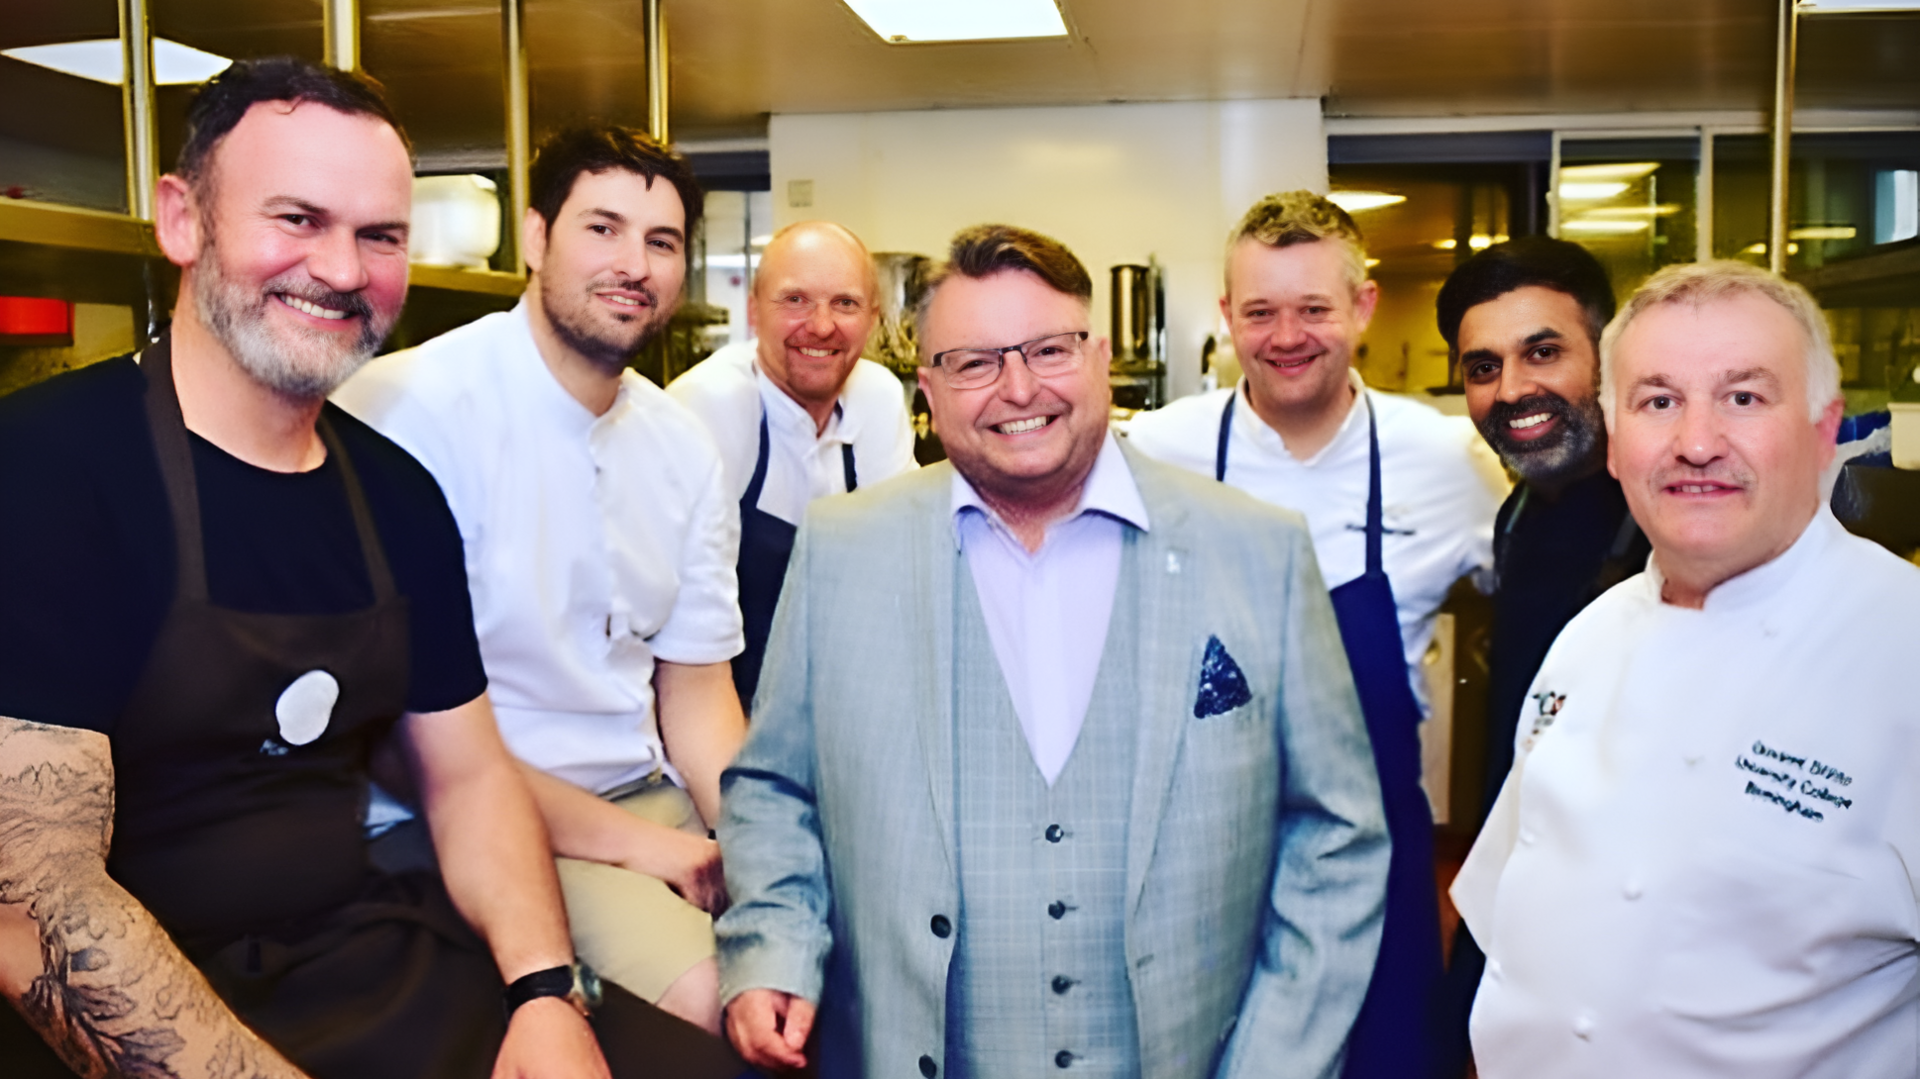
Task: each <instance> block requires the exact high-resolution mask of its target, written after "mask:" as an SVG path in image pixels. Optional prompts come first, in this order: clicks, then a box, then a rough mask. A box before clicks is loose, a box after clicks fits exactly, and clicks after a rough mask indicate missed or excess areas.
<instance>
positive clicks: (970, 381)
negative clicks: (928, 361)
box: [940, 349, 1000, 390]
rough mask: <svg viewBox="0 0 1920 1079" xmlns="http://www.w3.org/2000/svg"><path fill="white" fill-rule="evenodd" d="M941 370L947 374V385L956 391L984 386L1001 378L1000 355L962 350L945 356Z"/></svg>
mask: <svg viewBox="0 0 1920 1079" xmlns="http://www.w3.org/2000/svg"><path fill="white" fill-rule="evenodd" d="M940 369H941V370H942V371H945V372H946V373H947V384H948V385H950V386H952V387H954V388H955V389H961V390H965V389H971V388H973V387H975V386H984V385H986V384H987V383H989V382H992V381H993V380H994V379H996V378H998V377H999V376H1000V354H999V353H998V352H988V351H985V350H984V349H981V350H970V349H960V350H958V351H954V352H949V353H946V354H945V355H943V356H942V357H941V358H940Z"/></svg>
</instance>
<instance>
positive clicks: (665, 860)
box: [621, 818, 727, 918]
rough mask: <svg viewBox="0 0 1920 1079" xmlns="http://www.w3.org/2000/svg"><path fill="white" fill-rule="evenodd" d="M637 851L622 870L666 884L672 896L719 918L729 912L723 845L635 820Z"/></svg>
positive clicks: (626, 861) (702, 837)
mask: <svg viewBox="0 0 1920 1079" xmlns="http://www.w3.org/2000/svg"><path fill="white" fill-rule="evenodd" d="M634 823H635V824H636V825H645V826H646V827H645V828H643V829H636V831H635V840H636V842H635V846H636V848H637V849H636V850H635V851H634V852H633V853H632V854H631V855H629V856H628V857H627V858H626V859H624V860H623V861H622V862H621V868H623V869H629V870H632V871H633V872H635V873H642V874H645V875H647V876H649V877H653V878H656V879H658V880H661V881H664V882H665V883H666V885H667V887H669V888H672V889H673V893H674V894H675V895H677V896H679V897H680V898H682V899H684V900H686V901H687V902H689V903H691V904H693V905H694V906H696V907H699V908H700V909H701V910H704V911H706V912H707V913H708V914H711V915H713V916H714V917H716V918H718V917H719V916H720V915H721V914H723V913H725V912H726V909H727V879H726V875H725V874H724V872H723V871H722V870H721V866H720V844H718V843H715V842H714V841H713V840H711V839H708V838H706V837H705V836H697V835H690V834H688V833H686V832H682V831H680V830H679V829H677V828H668V827H666V826H665V825H661V824H654V823H653V822H651V821H643V820H640V819H638V818H634Z"/></svg>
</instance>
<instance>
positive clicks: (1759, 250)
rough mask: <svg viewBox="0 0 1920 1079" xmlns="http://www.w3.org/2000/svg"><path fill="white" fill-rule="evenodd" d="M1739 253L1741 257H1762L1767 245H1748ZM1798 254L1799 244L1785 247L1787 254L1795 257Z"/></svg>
mask: <svg viewBox="0 0 1920 1079" xmlns="http://www.w3.org/2000/svg"><path fill="white" fill-rule="evenodd" d="M1740 253H1741V254H1743V255H1764V254H1766V253H1767V245H1766V244H1764V243H1757V244H1748V245H1747V246H1745V247H1743V248H1741V249H1740ZM1799 253H1800V245H1799V244H1788V245H1787V254H1789V255H1797V254H1799Z"/></svg>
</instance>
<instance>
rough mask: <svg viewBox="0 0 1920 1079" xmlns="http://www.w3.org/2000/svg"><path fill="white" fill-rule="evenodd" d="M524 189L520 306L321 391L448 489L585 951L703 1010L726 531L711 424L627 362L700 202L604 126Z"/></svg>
mask: <svg viewBox="0 0 1920 1079" xmlns="http://www.w3.org/2000/svg"><path fill="white" fill-rule="evenodd" d="M529 189H530V196H531V197H530V200H529V201H530V203H531V205H530V206H529V208H528V210H527V214H526V217H525V219H524V220H523V221H522V222H521V243H522V244H523V245H524V246H523V250H525V252H526V255H527V267H528V279H527V291H526V295H525V296H524V297H523V298H522V299H521V302H520V304H519V306H517V307H515V308H514V309H513V310H511V311H505V312H500V313H498V314H492V315H488V316H486V317H485V318H482V319H479V320H477V321H474V322H471V323H468V324H467V325H465V326H462V327H460V328H458V329H455V330H452V331H450V332H448V333H446V334H443V335H441V336H440V337H437V338H434V339H433V340H431V341H428V342H427V343H426V344H424V345H421V346H420V347H419V348H415V349H410V350H408V351H406V352H401V353H397V354H395V355H393V356H388V357H384V358H382V359H379V360H376V361H374V362H373V363H371V364H369V365H368V366H367V367H366V368H365V369H364V370H363V371H362V372H361V373H360V374H359V375H357V376H355V378H354V379H353V380H352V381H350V382H348V383H347V384H346V385H344V386H342V387H341V388H340V390H339V392H338V393H337V394H336V395H335V400H336V402H337V403H339V404H340V405H342V406H343V407H345V408H346V409H347V410H348V411H350V412H352V413H353V414H354V415H356V416H358V417H359V418H361V419H362V420H365V421H366V422H367V423H368V424H370V425H372V426H373V427H374V428H375V429H377V430H378V431H380V432H381V433H382V434H384V435H386V436H387V437H388V438H391V439H392V440H393V441H395V442H397V443H399V444H400V445H401V446H402V447H404V448H405V449H406V450H407V451H408V452H410V453H412V454H413V455H414V456H415V457H417V458H419V460H420V463H422V464H424V465H426V466H427V469H428V471H430V472H432V473H433V476H434V478H435V479H436V480H437V481H439V484H440V487H441V489H442V490H443V491H444V492H445V493H446V497H447V504H448V506H449V507H451V509H452V510H453V515H454V518H455V520H456V521H457V522H458V524H459V526H460V536H461V539H462V541H463V543H464V546H465V548H466V558H467V579H468V580H469V582H471V584H470V587H471V589H472V592H473V613H474V625H475V628H476V629H477V630H478V634H479V638H480V653H481V658H482V659H483V660H484V661H485V663H486V669H487V678H488V680H489V688H490V692H491V695H492V697H493V701H494V711H495V713H496V715H497V717H498V719H499V722H500V732H501V734H502V735H503V736H504V737H505V739H506V742H507V746H508V748H510V749H512V750H513V752H514V755H515V756H517V757H519V758H520V760H521V762H522V763H523V765H524V766H525V768H524V771H525V774H526V777H527V779H528V782H529V783H530V784H531V785H532V788H533V793H534V797H535V799H536V800H537V801H538V802H539V805H540V811H541V815H542V817H543V818H544V819H545V821H546V825H547V831H548V833H549V834H550V836H551V838H552V843H553V849H554V852H555V853H556V854H558V855H560V856H561V857H560V859H559V875H560V886H561V890H562V892H563V893H564V894H565V899H566V904H567V918H568V921H569V923H570V924H571V927H572V930H573V944H574V949H575V952H576V953H577V954H578V956H579V957H580V958H581V959H583V960H584V961H586V963H588V964H589V965H591V966H592V967H594V968H595V969H596V970H598V971H599V972H600V974H601V975H602V976H603V977H605V978H607V979H608V980H610V981H613V982H615V983H617V984H619V985H621V986H623V987H624V988H626V989H627V990H629V991H631V992H632V993H633V994H634V995H636V996H638V997H641V998H642V999H644V1000H647V1001H650V1002H652V1003H654V1004H656V1005H658V1006H659V1007H660V1008H662V1009H664V1010H666V1011H668V1012H671V1013H673V1014H675V1015H678V1016H680V1017H681V1018H683V1019H686V1020H688V1021H689V1022H693V1023H695V1024H698V1025H700V1026H702V1027H705V1028H707V1029H708V1030H713V1031H717V1030H718V1029H719V1023H720V998H719V970H718V967H717V966H716V964H715V960H714V943H713V922H712V919H711V915H712V914H717V913H718V912H719V911H720V910H722V909H724V908H725V906H726V886H725V882H724V880H723V876H722V873H721V869H720V851H719V846H718V844H716V843H715V842H714V841H713V840H712V839H711V838H709V837H708V829H709V827H710V824H711V822H713V821H715V820H717V819H718V817H719V807H720V772H721V770H722V769H723V768H725V767H726V765H727V763H728V762H729V761H731V760H732V759H733V755H734V753H735V752H736V751H737V750H738V749H739V746H740V742H741V739H742V738H744V737H745V733H746V720H745V717H744V716H743V715H742V714H741V711H740V702H739V700H738V698H737V697H736V696H735V695H734V692H733V679H732V674H731V671H730V668H729V664H728V661H729V660H730V659H731V658H732V657H733V656H735V655H737V654H738V653H739V651H740V645H741V634H740V614H739V608H738V605H737V600H736V591H735V584H734V576H733V563H734V557H735V543H736V542H737V535H736V533H735V531H734V522H733V516H732V514H731V512H730V507H729V505H728V502H727V497H726V494H725V491H724V484H723V482H722V478H721V466H720V458H719V454H718V453H717V452H716V451H715V449H714V446H713V442H712V440H711V439H709V438H708V437H707V435H706V432H705V431H704V430H703V429H702V428H701V425H700V422H699V421H698V420H697V419H695V418H694V417H693V416H692V415H691V414H690V413H689V412H688V411H687V410H686V409H685V408H682V407H681V406H680V405H679V403H677V402H676V401H674V400H673V399H672V398H671V397H668V396H667V394H666V391H664V390H662V389H661V388H660V387H658V386H656V385H654V384H653V383H651V382H648V381H647V380H646V379H644V378H642V377H641V376H640V375H638V374H636V373H634V372H633V371H632V370H631V369H630V368H629V367H628V366H627V363H628V361H629V360H631V359H632V358H633V356H634V354H635V353H636V352H637V351H638V350H639V349H640V347H641V346H642V345H643V344H644V343H645V342H646V341H648V340H649V339H651V338H652V337H653V335H655V334H657V333H659V332H660V331H661V330H663V329H664V328H665V327H666V325H667V323H668V320H669V319H670V318H671V317H672V314H673V311H674V309H675V308H676V307H678V306H679V303H680V295H681V285H682V283H683V281H684V280H685V277H686V269H687V244H688V241H689V238H690V237H691V236H692V235H693V234H694V230H695V229H696V228H697V226H698V224H699V221H700V213H701V208H702V198H703V197H702V194H701V191H700V186H699V183H698V182H697V181H696V180H695V179H694V176H693V171H692V169H691V167H690V166H689V165H688V164H687V162H686V160H685V159H684V158H682V157H680V156H678V155H676V154H674V153H672V152H671V151H669V150H668V149H667V148H665V147H664V146H662V145H660V144H659V143H658V142H656V141H654V140H653V139H651V138H649V137H648V136H647V135H645V134H643V133H640V132H638V131H634V130H632V129H629V128H624V127H619V126H615V125H598V126H591V127H580V128H573V129H569V130H566V131H562V132H559V133H557V134H555V135H554V136H553V137H552V138H550V139H548V140H547V142H546V143H545V144H544V145H543V146H542V147H541V149H540V152H539V154H538V155H537V156H536V157H535V158H534V161H533V167H532V169H531V171H530V176H529ZM402 827H407V826H402ZM394 845H395V844H394V843H393V837H387V838H386V839H385V840H384V841H383V843H382V844H379V845H377V847H376V852H377V853H378V852H379V851H383V850H386V849H387V848H389V847H392V846H394Z"/></svg>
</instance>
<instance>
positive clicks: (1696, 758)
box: [1683, 753, 1700, 768]
mask: <svg viewBox="0 0 1920 1079" xmlns="http://www.w3.org/2000/svg"><path fill="white" fill-rule="evenodd" d="M1683 759H1684V760H1685V761H1686V762H1687V767H1689V768H1692V767H1694V766H1695V765H1697V764H1699V763H1700V754H1698V753H1689V754H1687V755H1686V757H1685V758H1683Z"/></svg>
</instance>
